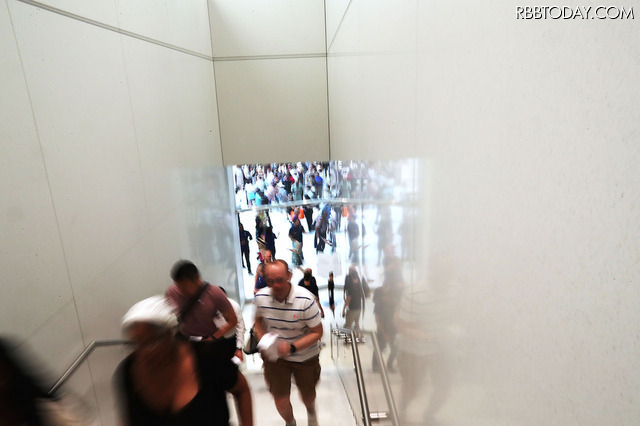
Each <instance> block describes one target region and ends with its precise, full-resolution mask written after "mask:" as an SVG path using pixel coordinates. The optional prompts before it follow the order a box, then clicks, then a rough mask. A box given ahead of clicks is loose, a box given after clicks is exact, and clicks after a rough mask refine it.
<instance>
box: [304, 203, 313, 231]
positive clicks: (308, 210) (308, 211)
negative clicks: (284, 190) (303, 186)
mask: <svg viewBox="0 0 640 426" xmlns="http://www.w3.org/2000/svg"><path fill="white" fill-rule="evenodd" d="M304 199H305V200H310V199H311V198H310V197H309V196H308V195H305V196H304ZM303 210H304V217H305V218H306V219H307V228H308V229H309V232H311V230H312V229H313V206H304V207H303Z"/></svg>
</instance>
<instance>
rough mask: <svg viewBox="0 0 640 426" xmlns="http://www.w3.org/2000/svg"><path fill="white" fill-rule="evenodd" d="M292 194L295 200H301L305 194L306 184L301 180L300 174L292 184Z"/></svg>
mask: <svg viewBox="0 0 640 426" xmlns="http://www.w3.org/2000/svg"><path fill="white" fill-rule="evenodd" d="M291 194H292V195H293V199H294V200H295V201H301V200H302V196H303V195H304V184H303V183H302V182H301V179H300V177H299V176H297V177H296V178H295V182H293V184H292V185H291Z"/></svg>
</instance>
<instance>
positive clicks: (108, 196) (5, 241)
mask: <svg viewBox="0 0 640 426" xmlns="http://www.w3.org/2000/svg"><path fill="white" fill-rule="evenodd" d="M93 3H94V4H93V5H87V3H86V2H69V1H67V2H48V4H49V5H52V6H55V7H57V8H60V9H63V10H64V11H67V12H70V13H74V14H77V15H80V17H81V18H89V19H94V20H98V21H100V22H102V23H105V24H108V25H115V26H118V25H120V24H121V25H122V27H121V28H123V29H126V30H128V31H133V32H137V33H138V34H139V35H141V36H144V37H150V38H157V39H159V41H160V42H164V43H170V44H173V45H175V46H176V47H177V48H179V49H187V50H190V51H195V52H197V53H201V54H205V55H208V56H209V57H210V55H211V48H210V40H211V38H210V34H209V27H208V17H207V3H206V1H204V0H203V1H194V2H188V4H187V3H185V2H180V1H171V2H166V1H162V2H160V1H147V2H144V3H140V2H136V5H135V10H134V9H133V8H134V6H132V5H131V4H130V2H117V3H116V2H113V3H107V2H93ZM203 22H204V24H203ZM0 52H1V53H2V55H1V58H2V59H1V60H2V64H1V69H2V74H3V78H2V79H0V85H1V87H2V90H1V92H2V93H3V96H2V97H1V98H2V99H1V100H0V103H1V107H0V109H1V111H2V114H0V117H1V118H0V120H2V123H1V125H0V129H1V130H0V132H2V137H1V139H2V143H1V144H0V150H1V152H0V158H1V160H0V161H2V167H1V172H0V173H2V179H0V182H1V183H0V185H2V193H3V194H4V196H3V198H2V203H1V205H0V221H1V223H2V229H3V233H2V234H3V238H2V243H1V244H2V253H3V255H2V257H1V260H0V262H1V265H2V267H1V269H2V271H3V272H4V273H3V277H2V284H1V285H0V288H1V290H0V324H1V325H0V327H1V330H0V333H1V334H10V335H12V336H14V338H15V339H16V344H18V345H19V346H22V347H23V348H27V347H29V348H32V349H33V350H34V351H35V352H36V353H37V354H38V355H39V356H40V357H41V358H42V359H44V365H45V366H46V367H47V369H48V370H50V372H51V374H52V375H53V376H58V375H59V374H61V373H62V371H64V369H66V367H67V366H68V365H69V364H70V363H71V361H73V359H75V357H76V356H77V355H78V354H79V353H80V352H81V350H82V349H83V348H84V346H85V345H87V344H88V343H90V342H91V341H92V340H94V339H101V338H117V337H119V335H120V334H119V321H120V318H121V316H122V315H123V313H124V312H125V311H126V310H127V309H128V308H129V307H130V306H131V305H132V304H133V303H134V302H136V301H138V300H140V299H142V298H144V297H147V296H150V295H153V294H158V293H162V292H164V290H165V289H166V287H167V286H168V285H169V284H170V278H169V276H168V274H169V269H170V267H171V265H172V264H173V262H175V261H176V260H177V259H179V258H190V259H192V260H193V261H194V262H195V263H196V264H197V265H198V266H200V268H201V270H202V272H203V275H204V277H205V278H208V279H211V280H215V282H216V283H220V284H224V285H225V286H226V287H227V289H228V290H230V291H231V292H233V289H234V287H235V286H236V282H235V280H236V279H235V276H234V274H233V273H234V271H235V267H234V265H235V256H234V255H233V252H234V251H233V242H232V238H233V233H232V231H231V224H232V221H233V216H231V215H230V213H229V212H230V203H229V195H228V183H227V178H226V172H225V169H224V168H223V167H222V153H221V144H220V136H219V129H218V120H217V107H216V102H215V84H214V81H215V80H214V74H213V64H212V61H211V60H210V59H209V60H207V59H206V58H205V59H203V58H200V57H196V56H193V55H190V54H187V53H183V52H179V51H176V50H173V49H169V48H167V47H163V46H159V45H157V44H153V43H150V42H146V41H141V40H139V39H136V38H132V37H128V36H123V35H120V34H118V33H117V32H114V31H109V30H107V29H104V28H100V27H98V26H96V25H92V24H91V23H87V22H83V21H82V20H78V19H71V18H69V17H66V16H62V15H61V14H59V13H54V12H52V11H48V10H44V9H40V8H36V7H34V6H31V5H27V4H24V3H21V2H18V1H15V0H7V1H2V2H0ZM105 351H106V350H105ZM122 355H123V352H122V349H117V350H112V351H106V352H103V353H100V354H95V355H93V356H92V357H91V359H90V361H89V363H88V364H87V367H83V368H82V370H81V371H80V373H79V374H78V375H76V376H75V377H74V379H73V382H72V384H73V388H74V389H75V390H76V391H77V392H80V393H81V394H83V395H84V396H85V397H87V399H89V401H90V402H91V403H92V405H93V406H96V405H97V402H96V400H98V401H99V403H100V408H101V410H100V413H101V414H102V416H103V422H104V424H113V419H112V416H113V412H112V407H111V405H112V403H113V401H112V398H111V395H110V387H111V383H110V379H111V374H112V373H113V368H114V367H115V363H116V362H117V361H118V359H119V358H121V357H122ZM94 390H95V391H94ZM96 397H97V398H96Z"/></svg>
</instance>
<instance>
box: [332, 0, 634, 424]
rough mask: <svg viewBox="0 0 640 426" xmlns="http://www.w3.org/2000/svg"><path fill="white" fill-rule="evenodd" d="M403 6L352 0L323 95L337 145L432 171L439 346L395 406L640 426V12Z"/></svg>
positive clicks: (470, 419)
mask: <svg viewBox="0 0 640 426" xmlns="http://www.w3.org/2000/svg"><path fill="white" fill-rule="evenodd" d="M332 3H337V2H332ZM398 3H399V2H396V1H378V2H363V1H357V0H353V1H351V2H350V4H349V7H348V8H347V9H346V10H347V12H346V15H345V16H344V17H343V18H342V24H341V26H340V28H339V30H338V32H337V35H336V37H335V40H334V41H333V44H332V47H331V49H330V51H329V101H330V122H331V153H332V157H333V156H335V158H336V159H341V158H361V159H385V158H389V156H391V158H396V156H395V155H394V153H393V152H390V150H389V147H388V144H389V143H391V144H392V146H393V147H394V149H395V150H396V151H395V152H397V153H399V154H398V156H400V157H402V156H406V157H415V158H416V160H417V162H418V164H421V170H420V171H419V172H418V175H417V176H418V179H417V180H416V181H415V183H414V181H412V180H408V181H407V182H406V185H410V186H414V187H415V188H416V189H417V190H418V192H419V193H420V194H421V199H422V203H421V204H420V205H419V207H418V219H417V222H416V228H417V229H419V231H417V232H416V239H415V245H416V247H417V248H418V250H417V252H418V253H422V258H417V259H416V263H415V264H416V265H428V266H426V267H420V266H416V267H415V269H414V275H415V277H416V278H415V283H416V284H417V285H418V286H419V287H421V288H424V289H426V291H427V293H426V294H428V295H429V297H428V303H429V305H428V306H429V307H428V309H425V310H424V312H423V316H421V317H420V319H421V320H423V321H424V322H425V328H426V329H428V330H430V332H433V333H434V334H435V335H437V336H438V337H439V338H440V340H437V339H433V340H432V343H430V347H429V351H428V352H429V358H428V360H427V361H426V362H428V363H429V364H428V367H429V369H431V371H433V372H434V375H432V376H427V377H425V378H424V379H423V386H424V388H423V389H422V390H421V391H420V395H421V396H420V398H419V399H418V400H417V401H414V402H413V403H412V404H411V405H410V406H409V408H408V409H407V410H405V413H404V415H406V416H407V418H408V419H409V420H411V419H413V420H418V419H420V416H421V412H422V411H423V410H424V408H425V407H429V406H430V404H435V401H434V399H433V398H432V397H435V398H440V399H441V402H442V403H443V406H442V407H441V408H440V409H439V410H436V411H435V414H433V413H432V414H433V416H434V418H435V420H438V421H439V422H441V423H442V424H460V425H462V424H532V425H539V424H592V425H601V424H636V423H637V421H638V418H640V409H639V408H638V407H639V405H638V403H637V402H638V400H639V399H640V368H639V367H640V365H639V362H640V358H638V353H639V352H640V340H639V339H638V336H639V335H640V326H639V324H640V322H639V321H638V319H639V316H640V314H639V313H638V312H639V311H638V309H637V305H638V301H639V299H640V290H639V287H638V286H637V281H638V277H639V276H640V262H638V260H639V258H640V253H639V249H638V243H637V242H638V241H639V238H640V211H639V207H638V206H639V201H640V196H639V194H640V192H639V191H638V189H639V188H640V173H639V172H638V167H637V164H638V160H640V158H639V157H640V145H639V144H638V143H637V142H638V141H637V140H638V136H639V130H638V120H637V110H638V93H639V92H640V83H639V82H638V79H637V75H638V70H639V65H640V63H639V61H640V55H639V53H640V51H639V48H638V46H637V43H636V42H635V40H637V39H638V36H639V35H640V34H639V30H638V28H637V25H636V22H635V21H632V20H629V21H619V20H618V21H614V20H606V21H599V20H589V21H581V20H574V21H563V20H559V21H556V20H546V21H545V20H538V21H533V20H532V21H523V20H516V10H515V8H516V6H518V5H516V4H515V3H513V2H509V1H497V2H480V3H478V2H470V1H469V2H457V3H455V4H452V3H451V2H421V1H415V0H414V1H406V2H400V4H398ZM580 5H583V6H589V5H593V6H595V5H597V4H596V3H594V2H583V3H580ZM338 6H339V5H338ZM625 6H626V5H625ZM630 6H634V7H635V8H636V10H635V13H636V14H637V13H640V5H636V4H631V5H630ZM336 7H337V6H336ZM636 19H638V17H636ZM399 122H401V123H402V124H401V125H399V124H398V123H399ZM434 330H435V331H434ZM436 382H437V383H436ZM448 386H450V390H447V387H448ZM433 406H434V405H431V407H433ZM419 421H423V420H419Z"/></svg>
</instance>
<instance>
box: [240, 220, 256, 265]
mask: <svg viewBox="0 0 640 426" xmlns="http://www.w3.org/2000/svg"><path fill="white" fill-rule="evenodd" d="M249 240H253V237H252V236H251V233H250V232H249V231H245V229H244V226H243V225H242V224H240V251H241V252H242V254H241V255H240V258H241V259H242V258H243V257H244V259H242V267H243V268H244V267H245V265H244V264H245V261H246V263H247V266H246V267H247V269H248V270H249V275H253V272H251V261H250V260H249Z"/></svg>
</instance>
